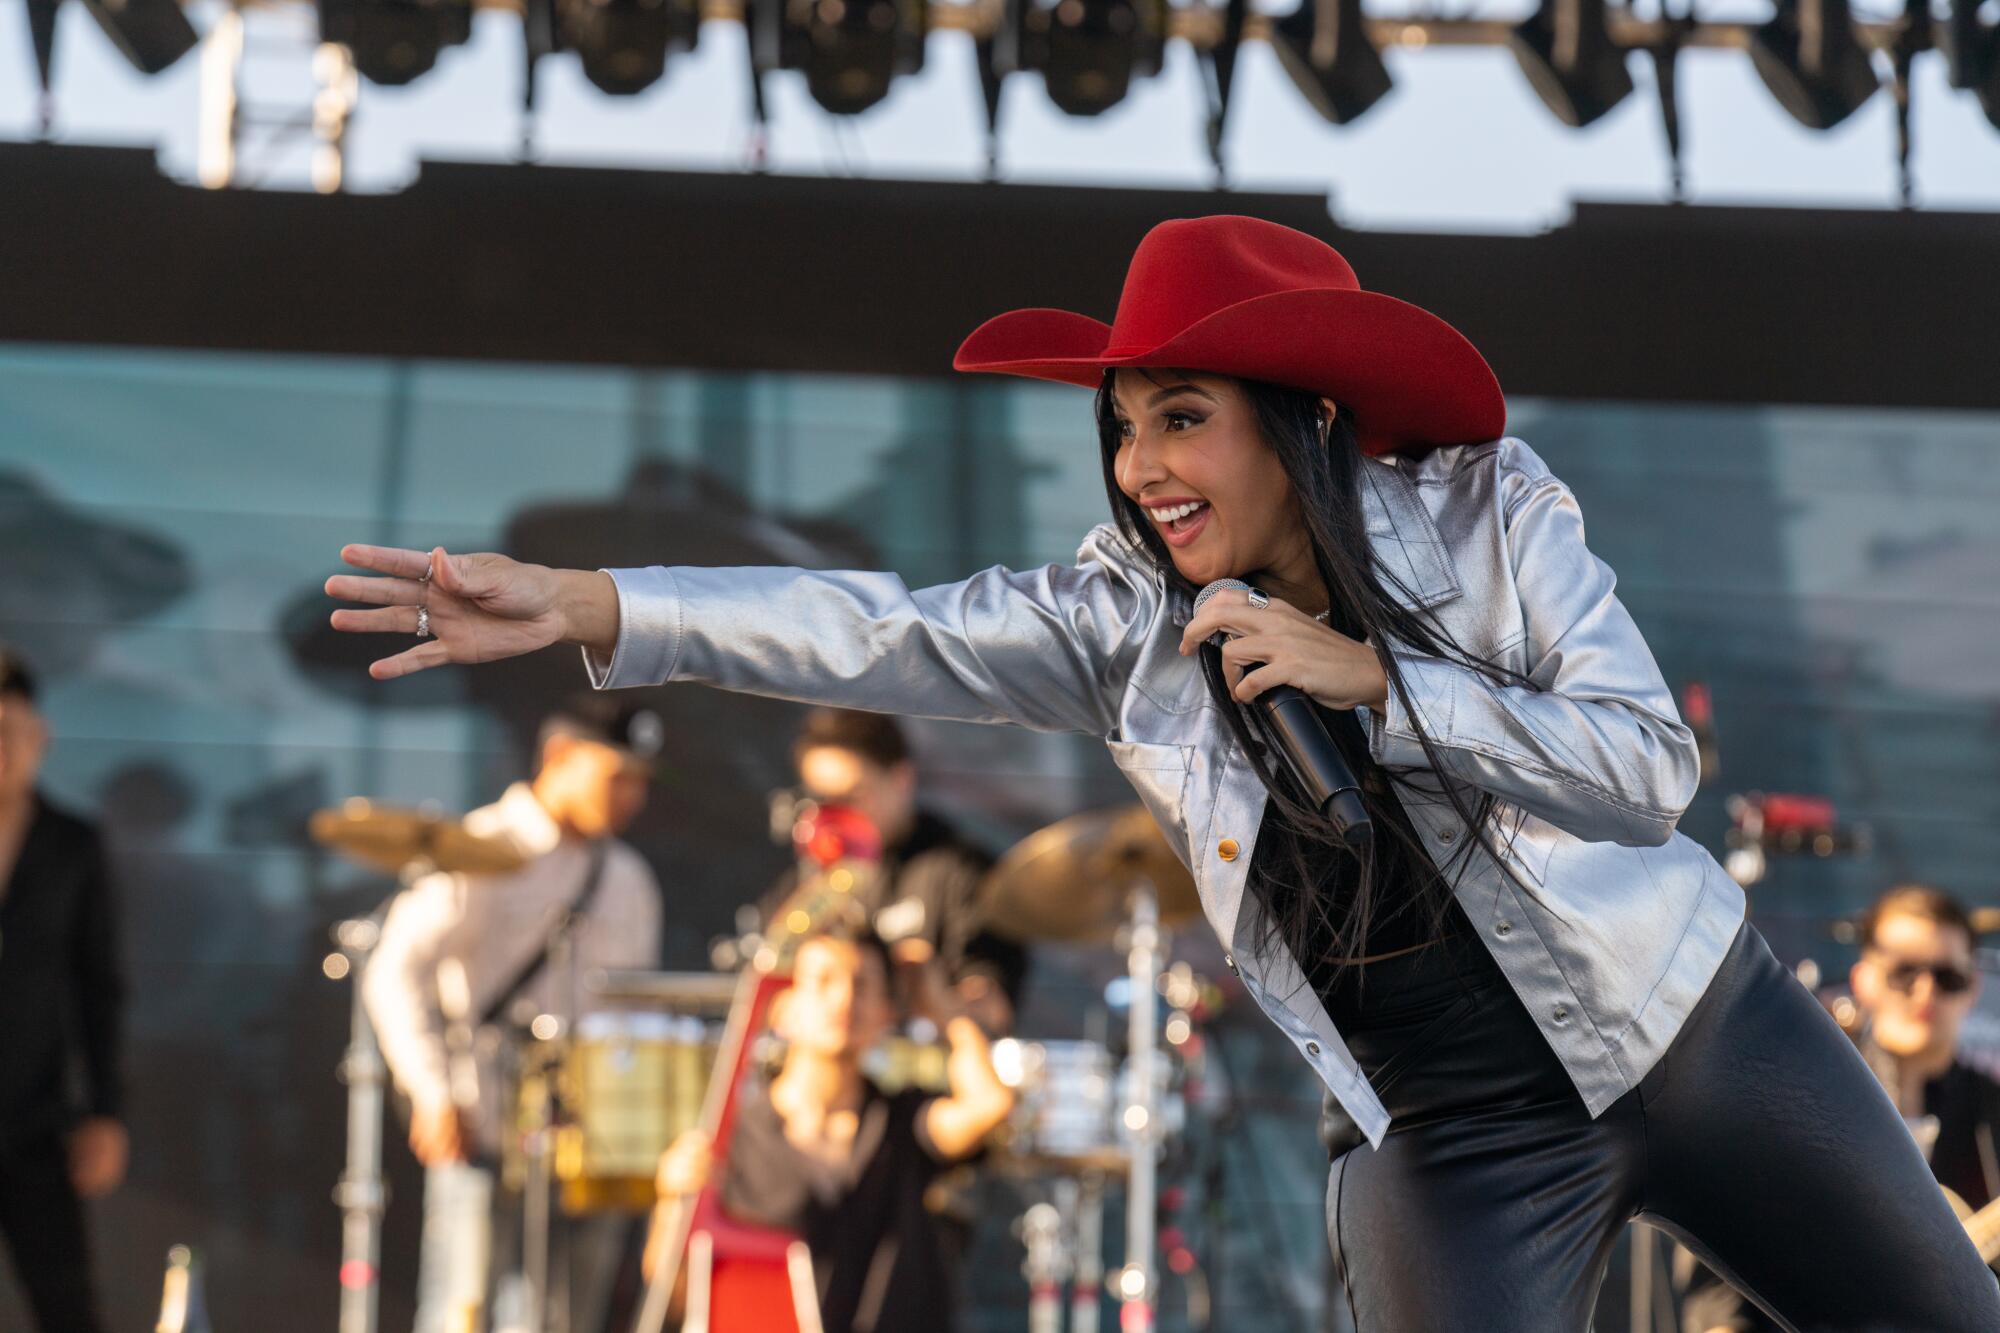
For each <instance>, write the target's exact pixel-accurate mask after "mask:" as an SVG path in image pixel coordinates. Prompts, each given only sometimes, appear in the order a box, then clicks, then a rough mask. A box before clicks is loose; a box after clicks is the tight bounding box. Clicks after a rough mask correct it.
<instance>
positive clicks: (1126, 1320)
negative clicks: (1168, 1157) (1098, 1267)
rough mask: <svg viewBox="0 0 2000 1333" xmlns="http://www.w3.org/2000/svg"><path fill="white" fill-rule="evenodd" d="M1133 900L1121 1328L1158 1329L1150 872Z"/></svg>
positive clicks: (1155, 996)
mask: <svg viewBox="0 0 2000 1333" xmlns="http://www.w3.org/2000/svg"><path fill="white" fill-rule="evenodd" d="M1130 902H1131V924H1130V926H1129V927H1128V928H1127V940H1126V953H1125V957H1126V967H1127V975H1128V976H1129V977H1130V978H1131V983H1132V994H1131V1008H1130V1010H1129V1025H1128V1027H1127V1033H1128V1036H1127V1047H1128V1053H1127V1059H1128V1062H1129V1064H1130V1066H1131V1071H1132V1093H1131V1099H1130V1100H1129V1101H1128V1102H1127V1103H1126V1106H1125V1112H1124V1117H1123V1124H1124V1127H1125V1129H1126V1131H1127V1132H1128V1133H1130V1134H1131V1135H1132V1148H1131V1165H1130V1171H1129V1174H1128V1175H1127V1177H1126V1183H1125V1266H1124V1267H1123V1268H1121V1269H1120V1270H1119V1271H1118V1278H1117V1295H1118V1327H1119V1329H1120V1330H1121V1333H1151V1329H1152V1327H1153V1300H1154V1297H1155V1295H1156V1294H1157V1285H1158V1283H1157V1274H1156V1273H1155V1272H1154V1265H1153V1246H1154V1240H1155V1236H1154V1232H1155V1230H1156V1228H1157V1226H1158V1222H1159V1218H1158V1202H1157V1198H1156V1194H1157V1189H1156V1186H1157V1179H1156V1175H1157V1170H1158V1161H1157V1159H1156V1157H1155V1155H1154V1151H1153V1149H1154V1145H1155V1144H1156V1143H1158V1142H1159V1107H1158V1105H1157V1103H1158V1101H1159V1096H1158V1089H1157V1088H1156V1087H1155V1080H1154V1076H1153V1061H1154V1058H1155V1056H1156V1055H1157V1051H1156V1049H1155V1048H1156V1046H1157V1044H1158V1034H1157V1033H1156V1032H1155V1030H1154V1028H1155V1024H1156V1023H1157V1021H1158V1018H1159V998H1160V954H1161V947H1160V945H1161V938H1160V936H1161V931H1160V907H1159V900H1158V898H1157V897H1156V896H1155V894H1154V891H1153V885H1152V883H1151V881H1149V880H1147V879H1146V878H1144V877H1143V876H1141V877H1140V878H1138V879H1135V880H1134V881H1133V884H1132V892H1131V899H1130ZM1080 1285H1081V1284H1079V1286H1080ZM1092 1294H1093V1295H1094V1294H1095V1293H1094V1292H1093V1293H1092ZM1093 1304H1094V1302H1093Z"/></svg>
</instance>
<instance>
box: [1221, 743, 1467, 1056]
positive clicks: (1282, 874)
mask: <svg viewBox="0 0 2000 1333" xmlns="http://www.w3.org/2000/svg"><path fill="white" fill-rule="evenodd" d="M1319 714H1320V717H1321V719H1322V720H1324V721H1325V723H1326V726H1327V731H1328V733H1329V734H1330V735H1331V736H1332V737H1333V742H1334V744H1335V746H1336V747H1338V748H1339V750H1340V752H1341V756H1342V757H1343V758H1345V759H1346V760H1347V763H1348V767H1349V769H1350V771H1352V772H1353V773H1354V775H1355V780H1356V782H1358V783H1359V784H1360V786H1361V791H1362V800H1363V803H1364V804H1365V805H1366V806H1367V809H1368V813H1369V818H1370V820H1371V822H1372V823H1373V824H1374V828H1375V833H1374V839H1373V843H1374V856H1375V858H1376V868H1375V874H1374V886H1375V898H1374V904H1373V907H1372V909H1371V914H1370V918H1369V923H1368V930H1367V934H1366V936H1365V938H1363V939H1362V940H1360V941H1359V942H1356V941H1352V940H1341V939H1338V938H1337V935H1336V931H1337V930H1344V929H1346V928H1347V914H1348V912H1349V911H1350V910H1351V908H1352V906H1353V901H1354V894H1355V890H1356V888H1357V886H1358V885H1359V882H1360V877H1361V862H1360V860H1359V859H1358V858H1357V857H1356V856H1355V855H1354V853H1352V852H1350V851H1347V850H1345V849H1343V848H1339V847H1335V846H1331V845H1328V844H1326V843H1323V842H1317V841H1312V840H1307V839H1303V838H1301V837H1300V835H1299V834H1298V832H1297V831H1296V830H1295V829H1294V828H1293V827H1292V826H1291V825H1290V823H1289V822H1287V820H1286V818H1285V816H1284V814H1283V812H1282V811H1280V809H1279V808H1278V806H1277V804H1276V803H1275V802H1272V803H1270V804H1268V805H1266V806H1265V809H1264V822H1263V825H1262V826H1261V827H1260V828H1259V830H1258V833H1257V846H1256V850H1255V851H1253V852H1252V853H1251V855H1250V877H1251V879H1252V880H1255V881H1261V883H1262V887H1263V889H1264V893H1265V896H1266V900H1267V901H1269V902H1273V903H1277V904H1279V905H1280V907H1281V908H1283V907H1285V906H1287V905H1289V904H1290V903H1291V902H1292V901H1293V900H1294V899H1295V898H1296V897H1297V895H1298V894H1299V893H1300V892H1301V885H1302V884H1310V885H1312V886H1313V889H1312V893H1313V895H1314V898H1315V899H1316V907H1315V909H1314V911H1313V912H1312V913H1311V917H1310V926H1309V929H1308V934H1307V936H1306V939H1305V942H1304V947H1303V948H1295V952H1296V953H1297V955H1298V962H1299V966H1300V967H1301V968H1302V969H1303V970H1304V972H1305V974H1306V977H1307V979H1308V980H1309V981H1310V982H1311V983H1312V987H1313V989H1314V991H1315V992H1317V993H1318V995H1319V997H1320V1000H1321V1002H1322V1003H1323V1004H1325V1006H1326V1009H1327V1013H1328V1015H1329V1016H1330V1017H1331V1018H1332V1019H1333V1020H1334V1022H1335V1024H1336V1025H1341V1024H1342V1022H1343V1019H1348V1018H1352V1017H1353V1016H1354V1015H1355V1010H1356V1006H1357V1005H1358V1004H1359V1003H1360V994H1359V991H1360V989H1361V988H1358V987H1357V986H1356V984H1355V983H1356V982H1357V981H1358V980H1360V979H1361V978H1360V974H1359V970H1358V969H1357V968H1356V967H1354V966H1352V965H1345V964H1341V963H1336V962H1334V961H1333V959H1334V958H1336V957H1340V958H1365V957H1372V956H1374V955H1377V954H1385V953H1392V952H1395V951H1398V950H1403V949H1409V948H1412V947H1414V946H1416V945H1419V944H1423V943H1425V942H1427V941H1430V940H1436V939H1440V938H1443V937H1445V936H1454V935H1459V934H1462V933H1464V932H1467V931H1469V930H1470V929H1471V926H1470V924H1469V923H1468V922H1467V921H1466V919H1465V914H1464V912H1463V911H1462V910H1461V909H1460V908H1459V906H1458V904H1457V902H1456V901H1455V900H1453V899H1452V898H1451V897H1450V895H1449V893H1448V891H1447V890H1446V889H1445V887H1444V885H1443V884H1441V883H1440V882H1439V878H1438V873H1437V870H1436V868H1435V867H1434V866H1433V864H1432V862H1431V860H1430V857H1429V856H1428V855H1427V854H1426V853H1425V852H1424V851H1423V849H1422V844H1421V842H1419V841H1418V838H1417V833H1416V830H1415V829H1414V827H1412V825H1411V824H1410V818H1409V815H1408V814H1407V813H1405V811H1404V810H1403V803H1402V801H1401V800H1399V799H1398V798H1397V796H1396V793H1395V790H1394V788H1393V787H1392V786H1391V785H1390V784H1389V781H1388V779H1387V778H1386V777H1385V776H1384V775H1383V773H1382V770H1381V768H1380V766H1379V765H1377V764H1376V763H1375V761H1374V760H1373V758H1372V757H1371V756H1370V755H1369V753H1368V740H1367V737H1366V735H1364V734H1363V732H1362V730H1361V723H1360V721H1359V720H1358V719H1357V718H1356V717H1355V716H1354V712H1353V710H1351V709H1327V708H1322V709H1320V710H1319ZM1275 771H1276V774H1277V777H1278V780H1279V784H1280V786H1282V787H1283V788H1285V790H1286V791H1287V792H1288V793H1290V794H1291V795H1292V796H1293V797H1294V799H1298V791H1297V788H1296V786H1295V784H1294V783H1293V782H1292V779H1291V775H1290V773H1289V772H1287V771H1286V770H1285V769H1284V768H1283V767H1282V766H1279V767H1278V768H1277V769H1276V770H1275ZM1301 852H1303V858H1302V859H1303V872H1302V871H1301V856H1300V853H1301ZM1440 905H1442V908H1443V919H1442V922H1440V920H1439V906H1440Z"/></svg>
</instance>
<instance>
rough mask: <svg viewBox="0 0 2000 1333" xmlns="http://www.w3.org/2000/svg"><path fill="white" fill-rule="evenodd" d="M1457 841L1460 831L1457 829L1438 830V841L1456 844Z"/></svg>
mask: <svg viewBox="0 0 2000 1333" xmlns="http://www.w3.org/2000/svg"><path fill="white" fill-rule="evenodd" d="M1457 840H1458V830H1457V829H1450V828H1447V829H1440V830H1438V841H1439V842H1456V841H1457Z"/></svg>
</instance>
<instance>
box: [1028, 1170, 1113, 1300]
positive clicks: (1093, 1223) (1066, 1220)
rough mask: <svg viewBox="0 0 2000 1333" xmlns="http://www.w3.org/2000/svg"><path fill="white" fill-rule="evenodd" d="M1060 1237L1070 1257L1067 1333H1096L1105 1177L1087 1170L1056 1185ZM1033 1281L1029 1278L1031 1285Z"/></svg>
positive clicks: (1100, 1294)
mask: <svg viewBox="0 0 2000 1333" xmlns="http://www.w3.org/2000/svg"><path fill="white" fill-rule="evenodd" d="M1055 1196H1056V1212H1057V1213H1058V1214H1059V1215H1060V1216H1061V1218H1062V1231H1061V1236H1062V1238H1063V1239H1065V1240H1067V1241H1068V1242H1069V1250H1070V1253H1069V1255H1068V1258H1067V1263H1066V1264H1065V1270H1066V1271H1065V1272H1064V1273H1063V1276H1064V1277H1066V1278H1068V1279H1069V1283H1070V1295H1069V1333H1097V1309H1098V1302H1099V1301H1101V1300H1102V1299H1103V1297H1104V1173H1103V1172H1102V1171H1098V1170H1094V1169H1093V1170H1086V1171H1084V1172H1082V1173H1080V1175H1079V1176H1078V1177H1077V1178H1076V1179H1070V1178H1069V1177H1064V1178H1062V1179H1060V1180H1058V1181H1056V1182H1055ZM1032 1280H1033V1279H1032V1278H1030V1281H1032Z"/></svg>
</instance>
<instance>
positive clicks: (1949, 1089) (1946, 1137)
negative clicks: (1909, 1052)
mask: <svg viewBox="0 0 2000 1333" xmlns="http://www.w3.org/2000/svg"><path fill="white" fill-rule="evenodd" d="M1860 1047H1861V1054H1862V1057H1863V1058H1864V1059H1866V1060H1867V1061H1868V1067H1869V1068H1870V1069H1872V1070H1874V1071H1875V1076H1876V1078H1878V1079H1880V1080H1881V1081H1882V1086H1883V1087H1884V1088H1886V1089H1888V1090H1889V1092H1890V1095H1891V1096H1894V1095H1895V1080H1896V1061H1895V1059H1894V1057H1892V1056H1890V1055H1888V1054H1887V1053H1885V1052H1884V1051H1883V1050H1882V1048H1881V1047H1879V1046H1877V1045H1876V1044H1875V1043H1874V1041H1873V1040H1871V1039H1869V1038H1867V1037H1863V1038H1862V1039H1861V1041H1860ZM1924 1114H1925V1115H1934V1116H1936V1117H1937V1122H1938V1127H1937V1141H1936V1143H1934V1144H1933V1145H1932V1147H1931V1153H1930V1158H1931V1174H1932V1175H1934V1176H1936V1177H1937V1182H1938V1184H1940V1185H1943V1186H1944V1187H1945V1188H1947V1189H1949V1190H1951V1191H1952V1192H1953V1193H1954V1194H1956V1195H1958V1197H1959V1198H1961V1199H1963V1200H1965V1201H1966V1202H1967V1203H1968V1204H1970V1205H1972V1206H1973V1207H1974V1208H1978V1207H1980V1206H1981V1205H1982V1204H1985V1203H1988V1202H1990V1201H1991V1200H1992V1199H1994V1198H1996V1197H2000V1083H1995V1082H1994V1081H1993V1080H1992V1079H1990V1078H1988V1077H1986V1075H1984V1074H1982V1073H1980V1072H1979V1071H1978V1070H1977V1069H1974V1068H1973V1067H1972V1066H1971V1065H1968V1064H1962V1063H1959V1062H1957V1061H1954V1062H1953V1063H1952V1066H1951V1068H1949V1069H1947V1070H1945V1072H1944V1073H1942V1074H1940V1075H1938V1076H1937V1077H1936V1078H1934V1079H1932V1080H1931V1081H1930V1082H1928V1083H1926V1084H1924Z"/></svg>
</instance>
